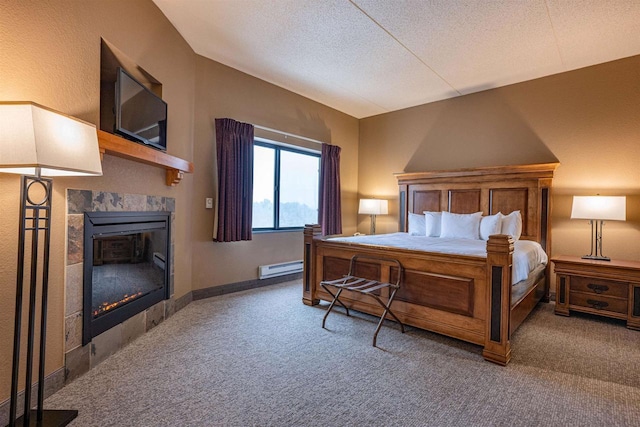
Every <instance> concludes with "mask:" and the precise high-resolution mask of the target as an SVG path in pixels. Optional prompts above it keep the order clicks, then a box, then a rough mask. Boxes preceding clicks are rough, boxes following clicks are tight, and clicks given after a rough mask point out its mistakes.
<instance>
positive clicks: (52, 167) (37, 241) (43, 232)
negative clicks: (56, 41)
mask: <svg viewBox="0 0 640 427" xmlns="http://www.w3.org/2000/svg"><path fill="white" fill-rule="evenodd" d="M0 173H17V174H20V175H22V176H21V179H20V183H21V190H20V224H19V228H18V230H19V235H18V262H17V279H16V306H15V323H14V339H13V365H12V370H11V397H10V399H11V400H10V409H9V426H11V427H13V426H29V425H36V426H65V425H67V424H69V423H70V422H71V421H72V420H73V419H74V418H75V417H76V416H77V415H78V411H76V410H44V409H43V401H44V374H45V370H44V365H45V347H46V329H47V328H46V326H47V297H48V288H49V283H48V282H49V280H48V279H49V243H50V239H51V197H52V180H51V179H50V178H43V177H44V176H48V177H55V176H72V175H85V176H86V175H89V176H90V175H102V166H101V163H100V151H99V148H98V138H97V133H96V129H95V126H93V125H91V124H89V123H86V122H83V121H81V120H78V119H75V118H73V117H69V116H66V115H64V114H61V113H58V112H56V111H53V110H50V109H48V108H45V107H43V106H41V105H38V104H35V103H32V102H0ZM27 248H28V249H27ZM39 253H42V259H41V260H40V261H41V262H42V264H39V260H38V258H39V256H38V255H39ZM26 256H29V258H26ZM25 260H28V261H27V262H25ZM25 287H28V291H29V302H28V315H27V319H28V329H27V330H28V332H27V336H26V340H27V353H26V362H25V363H26V365H25V382H24V387H25V391H24V414H23V415H22V416H21V417H20V418H16V416H17V412H18V377H19V366H20V359H21V357H20V356H21V355H20V341H21V335H22V320H23V319H22V317H23V313H22V309H23V302H22V297H23V293H24V288H25ZM38 294H39V295H40V322H39V323H40V328H39V329H40V342H39V343H38V346H39V348H38V352H39V363H38V374H37V375H38V377H37V378H38V396H37V406H36V410H31V409H30V408H31V389H32V384H33V381H32V378H33V357H34V352H35V351H36V349H35V342H34V341H35V333H36V311H37V304H38V303H37V296H38Z"/></svg>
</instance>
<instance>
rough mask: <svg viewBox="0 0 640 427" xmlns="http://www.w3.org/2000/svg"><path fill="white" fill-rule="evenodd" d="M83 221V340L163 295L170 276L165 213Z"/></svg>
mask: <svg viewBox="0 0 640 427" xmlns="http://www.w3.org/2000/svg"><path fill="white" fill-rule="evenodd" d="M85 219H86V221H85V267H84V270H85V272H84V292H85V294H84V304H85V308H84V319H83V320H84V325H83V343H84V344H86V343H88V342H89V341H90V340H91V338H92V337H94V336H96V335H98V334H100V333H102V332H104V331H106V330H107V329H109V328H111V327H113V326H115V325H117V324H118V323H121V322H123V321H124V320H126V319H128V318H129V317H131V316H133V315H135V314H137V313H139V312H141V311H142V310H145V309H146V308H148V307H150V306H151V305H153V304H156V303H157V302H160V301H162V300H163V299H165V298H168V278H169V277H170V272H169V262H168V260H169V259H170V257H169V248H170V246H169V213H167V212H149V213H132V212H96V213H87V214H86V218H85ZM85 341H86V342H85Z"/></svg>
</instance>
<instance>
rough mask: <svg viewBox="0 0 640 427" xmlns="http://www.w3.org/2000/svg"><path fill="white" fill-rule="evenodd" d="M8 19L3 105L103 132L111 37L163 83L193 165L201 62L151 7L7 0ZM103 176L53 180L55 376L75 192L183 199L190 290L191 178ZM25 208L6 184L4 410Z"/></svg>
mask: <svg viewBox="0 0 640 427" xmlns="http://www.w3.org/2000/svg"><path fill="white" fill-rule="evenodd" d="M89 6H90V7H89ZM0 10H2V13H0V57H1V58H2V60H0V100H32V101H35V102H38V103H40V104H43V105H46V106H48V107H51V108H54V109H57V110H59V111H62V112H64V113H67V114H70V115H72V116H76V117H79V118H81V119H84V120H87V121H89V122H92V123H94V124H96V125H97V124H98V120H99V108H100V104H99V96H100V37H104V38H105V39H106V40H108V41H110V42H111V43H113V44H114V45H115V46H117V47H118V48H119V49H120V50H122V51H123V52H124V53H125V54H126V55H128V56H129V57H130V58H131V59H132V60H133V61H134V62H136V63H137V64H138V65H140V66H141V67H142V68H144V69H145V70H146V71H148V72H149V73H151V74H152V75H153V76H154V77H155V78H156V79H158V80H159V81H160V82H162V83H163V85H164V90H163V98H164V99H165V100H166V101H167V102H168V104H169V121H170V125H169V128H168V144H169V152H170V153H171V154H173V155H176V156H179V157H183V158H186V159H189V160H191V159H192V153H193V108H194V97H195V91H194V90H195V84H194V82H195V54H194V53H193V51H192V50H191V48H190V47H189V46H188V45H187V43H186V42H185V41H184V40H183V39H182V37H181V36H180V35H179V34H178V32H177V31H176V30H175V29H174V28H173V27H172V26H171V25H170V24H169V22H168V21H167V20H166V19H165V18H164V16H163V15H162V14H161V12H160V11H159V10H158V9H157V7H156V6H155V5H154V4H153V3H152V2H151V1H150V0H149V1H147V0H140V1H129V0H110V1H94V2H86V1H80V0H76V1H61V0H60V1H55V2H33V1H26V2H21V1H13V0H0ZM103 172H104V176H102V177H99V178H84V179H80V178H74V179H71V178H66V179H55V180H54V193H55V194H54V197H53V216H52V218H53V222H52V250H51V267H50V300H49V318H48V322H49V323H48V335H47V363H46V370H47V373H50V372H52V371H54V370H56V369H59V368H60V367H61V366H63V363H64V361H63V347H64V336H63V334H64V332H63V331H64V291H63V289H64V272H65V268H64V263H65V261H64V260H65V256H64V253H65V244H66V243H65V228H66V224H65V212H66V207H65V193H66V189H67V188H81V189H95V190H104V191H113V192H121V193H134V194H154V195H165V196H170V197H175V199H176V227H175V229H174V231H175V233H176V252H177V255H176V265H175V292H176V296H181V295H184V294H185V293H187V292H189V291H190V290H191V282H192V279H191V256H190V254H191V241H190V239H191V237H190V236H191V219H190V215H189V211H190V209H191V204H192V197H191V191H192V184H193V177H191V176H188V177H186V178H185V179H184V180H183V182H182V183H181V184H180V185H179V186H178V187H175V188H171V187H166V186H165V185H164V173H163V172H162V171H161V170H160V169H157V168H154V167H151V166H146V165H143V164H140V163H134V162H131V161H127V160H123V159H118V158H115V157H111V156H105V159H104V162H103ZM18 199H19V178H18V176H17V175H16V176H14V175H6V174H0V260H1V263H0V402H2V401H4V400H5V399H6V398H8V396H9V381H10V369H11V367H10V365H11V351H12V344H11V343H12V339H13V338H12V337H13V315H14V304H15V303H14V298H15V275H16V269H15V263H16V257H17V252H16V250H17V235H18V232H17V227H18V215H19V205H18ZM25 326H26V324H25ZM23 343H24V340H23ZM23 366H24V364H23Z"/></svg>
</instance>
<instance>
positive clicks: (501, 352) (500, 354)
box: [482, 234, 513, 365]
mask: <svg viewBox="0 0 640 427" xmlns="http://www.w3.org/2000/svg"><path fill="white" fill-rule="evenodd" d="M512 263H513V238H512V237H511V236H506V235H502V234H499V235H494V236H489V241H488V242H487V283H488V288H487V290H488V291H487V307H488V312H487V321H486V333H485V340H484V350H483V351H482V356H483V357H484V358H485V359H486V360H488V361H490V362H494V363H498V364H500V365H506V364H507V363H509V359H511V341H510V339H511V337H510V334H509V319H510V317H511V316H510V312H511V268H512Z"/></svg>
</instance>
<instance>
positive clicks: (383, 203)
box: [358, 199, 389, 215]
mask: <svg viewBox="0 0 640 427" xmlns="http://www.w3.org/2000/svg"><path fill="white" fill-rule="evenodd" d="M358 213H359V214H366V215H387V214H388V213H389V202H388V201H387V200H380V199H360V207H359V208H358Z"/></svg>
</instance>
